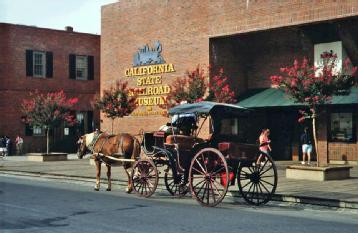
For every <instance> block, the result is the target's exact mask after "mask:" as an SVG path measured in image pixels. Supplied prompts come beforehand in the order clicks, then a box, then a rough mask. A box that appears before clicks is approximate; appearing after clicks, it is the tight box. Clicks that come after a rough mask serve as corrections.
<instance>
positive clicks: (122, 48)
mask: <svg viewBox="0 0 358 233" xmlns="http://www.w3.org/2000/svg"><path fill="white" fill-rule="evenodd" d="M357 25H358V2H357V1H351V0H342V1H336V0H326V1H322V0H315V1H307V0H287V1H266V0H265V1H264V0H240V1H237V0H223V1H210V0H193V1H179V0H173V1H165V0H155V1H148V0H139V1H138V0H136V1H134V0H128V1H120V2H117V3H113V4H109V5H106V6H103V7H102V35H101V90H103V89H106V88H108V87H109V86H110V85H111V84H112V83H114V81H115V80H118V79H122V80H126V81H128V82H129V83H130V84H131V85H132V86H134V87H143V86H145V88H147V89H148V88H151V91H152V90H154V89H155V86H157V87H158V88H162V89H165V86H166V85H168V84H170V83H171V82H172V81H173V80H174V78H175V77H180V76H182V75H183V74H184V72H185V71H186V70H188V69H193V68H195V67H196V65H197V64H203V65H208V64H211V65H212V66H213V67H214V69H218V68H219V67H223V68H224V70H225V72H226V74H227V75H228V76H229V77H230V84H231V87H232V88H233V89H234V90H235V91H236V93H237V94H238V96H239V100H240V102H239V104H241V105H244V106H247V107H250V108H253V109H256V110H257V114H256V115H255V117H252V118H250V119H246V121H245V119H243V121H242V122H243V123H242V124H241V126H239V128H240V127H241V128H242V129H241V132H245V131H246V133H245V137H244V139H245V140H246V141H248V142H253V141H255V140H256V138H257V136H258V135H259V131H260V128H264V127H268V128H270V129H271V132H272V135H271V137H272V141H273V148H274V153H273V157H274V158H275V159H292V158H293V157H295V158H297V155H299V153H300V152H299V151H300V150H299V148H300V145H299V140H298V138H299V135H300V133H301V132H302V127H303V126H302V125H299V124H298V123H297V118H298V114H297V110H298V109H299V106H297V105H295V104H294V103H292V102H290V101H288V100H287V99H285V97H284V96H283V95H282V94H280V93H277V92H276V91H275V90H272V89H270V87H271V82H270V79H269V77H270V76H271V75H275V74H278V73H279V68H281V67H284V66H288V65H290V64H292V61H293V59H294V58H302V57H303V56H306V57H308V58H309V59H310V60H311V61H312V62H313V61H316V60H317V58H316V57H315V53H316V54H317V53H318V50H319V49H320V48H321V49H322V46H323V49H324V50H328V51H329V50H331V49H332V48H333V50H335V51H339V52H340V54H341V55H340V56H341V57H340V59H341V60H342V59H344V57H347V56H348V57H349V58H350V59H351V61H352V63H353V64H354V65H358V57H357V54H358V36H357V35H358V33H357V32H358V26H357ZM156 41H160V43H158V42H156ZM146 44H148V46H145V45H146ZM332 46H333V47H332ZM138 48H139V49H138ZM148 51H151V52H154V53H156V54H157V55H158V56H157V58H158V59H159V60H161V62H158V63H162V64H167V65H168V64H172V65H173V66H174V69H173V70H172V71H171V72H154V71H157V70H158V69H159V68H157V67H156V68H154V67H150V66H148V63H147V66H146V63H145V62H144V63H138V59H139V60H140V59H144V60H145V57H142V58H141V56H142V54H143V53H145V54H148ZM159 55H160V56H159ZM153 61H154V63H155V62H156V60H155V59H154V60H153V59H152V60H150V62H151V63H153ZM317 61H318V60H317ZM150 62H149V63H150ZM138 67H139V68H138ZM140 67H142V68H140ZM143 67H144V68H143ZM130 68H134V69H136V70H135V71H134V72H133V70H130ZM154 69H155V70H154ZM133 73H134V74H133ZM153 73H154V74H155V75H157V76H159V78H158V82H157V83H155V82H149V83H147V84H144V85H143V83H141V81H140V79H141V78H143V77H148V76H153ZM158 73H159V75H158ZM155 75H154V76H155ZM153 79H156V78H155V77H154V78H153ZM161 94H163V93H162V92H160V93H159V94H158V95H157V96H159V97H160V95H161ZM164 94H165V93H164ZM153 96H155V94H153V93H152V92H151V93H150V94H149V95H148V96H147V97H148V102H147V103H146V104H143V106H140V108H139V109H138V110H137V113H135V114H133V115H132V116H129V117H126V118H124V119H120V120H118V121H116V123H115V128H116V129H117V130H118V131H125V132H130V133H133V134H136V133H138V131H139V129H145V130H148V131H149V130H157V129H158V127H159V126H160V125H162V124H164V123H165V122H166V121H167V119H166V118H164V117H161V116H160V114H159V112H158V111H159V110H158V108H157V107H156V106H155V104H157V103H158V101H156V100H157V99H155V98H154V99H153ZM265 100H266V102H265ZM143 103H145V102H143ZM146 113H147V116H144V115H146ZM357 113H358V91H357V89H354V90H353V91H352V93H351V94H350V95H349V96H345V97H339V98H335V99H334V101H333V103H332V104H331V105H329V106H326V107H325V111H324V114H322V115H321V116H320V119H319V125H318V128H319V131H318V137H319V147H320V148H319V150H320V152H321V154H322V155H324V156H325V157H326V158H327V161H328V160H329V161H330V162H333V161H355V162H357V161H358V144H357V130H358V129H357V127H356V123H357ZM149 122H150V123H149ZM101 126H102V128H104V129H109V128H110V121H109V120H107V119H104V118H103V124H102V125H101ZM235 127H236V126H235ZM239 131H240V130H239Z"/></svg>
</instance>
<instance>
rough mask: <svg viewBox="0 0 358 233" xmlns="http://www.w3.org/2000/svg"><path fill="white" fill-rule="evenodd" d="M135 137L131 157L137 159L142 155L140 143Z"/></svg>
mask: <svg viewBox="0 0 358 233" xmlns="http://www.w3.org/2000/svg"><path fill="white" fill-rule="evenodd" d="M132 137H133V151H132V157H131V159H136V158H138V156H139V155H140V150H141V149H140V143H139V141H138V139H137V138H136V137H134V136H132Z"/></svg>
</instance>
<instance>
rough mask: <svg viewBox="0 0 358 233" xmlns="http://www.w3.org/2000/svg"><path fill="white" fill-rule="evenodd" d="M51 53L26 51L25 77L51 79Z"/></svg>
mask: <svg viewBox="0 0 358 233" xmlns="http://www.w3.org/2000/svg"><path fill="white" fill-rule="evenodd" d="M52 64H53V55H52V52H44V51H33V50H26V76H28V77H38V78H44V77H47V78H52V75H53V65H52Z"/></svg>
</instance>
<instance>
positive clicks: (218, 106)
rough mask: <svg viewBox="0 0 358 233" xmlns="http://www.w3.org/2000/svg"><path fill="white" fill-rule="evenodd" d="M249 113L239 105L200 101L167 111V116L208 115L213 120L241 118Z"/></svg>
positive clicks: (248, 110)
mask: <svg viewBox="0 0 358 233" xmlns="http://www.w3.org/2000/svg"><path fill="white" fill-rule="evenodd" d="M249 112H251V110H250V109H248V108H244V107H241V106H239V105H233V104H224V103H216V102H210V101H202V102H197V103H193V104H181V105H178V106H175V107H173V108H171V109H169V115H176V114H189V113H195V114H199V115H210V116H211V117H213V118H215V117H216V116H218V117H223V116H231V117H234V116H243V115H247V114H248V113H249Z"/></svg>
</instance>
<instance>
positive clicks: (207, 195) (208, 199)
mask: <svg viewBox="0 0 358 233" xmlns="http://www.w3.org/2000/svg"><path fill="white" fill-rule="evenodd" d="M206 188H207V190H206V193H207V194H206V203H207V204H208V205H209V202H210V188H209V182H206Z"/></svg>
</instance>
